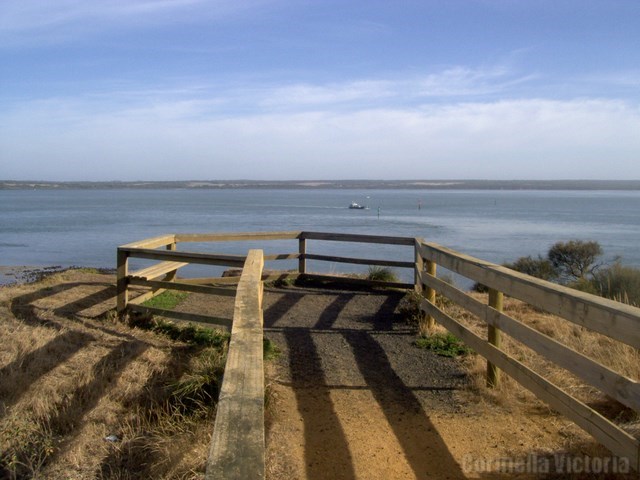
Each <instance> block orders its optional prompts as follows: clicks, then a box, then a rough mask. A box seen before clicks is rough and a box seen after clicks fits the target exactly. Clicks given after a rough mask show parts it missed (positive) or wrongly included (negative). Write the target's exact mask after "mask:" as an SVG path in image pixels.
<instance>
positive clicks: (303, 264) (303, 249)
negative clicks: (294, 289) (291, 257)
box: [298, 238, 307, 273]
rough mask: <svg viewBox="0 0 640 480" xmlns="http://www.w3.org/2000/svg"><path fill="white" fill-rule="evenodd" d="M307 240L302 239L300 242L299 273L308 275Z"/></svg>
mask: <svg viewBox="0 0 640 480" xmlns="http://www.w3.org/2000/svg"><path fill="white" fill-rule="evenodd" d="M306 253H307V240H306V239H305V238H301V239H299V240H298V273H307V258H306V257H305V255H306Z"/></svg>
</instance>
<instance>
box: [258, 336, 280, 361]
mask: <svg viewBox="0 0 640 480" xmlns="http://www.w3.org/2000/svg"><path fill="white" fill-rule="evenodd" d="M262 346H263V355H264V359H265V360H275V359H276V358H278V357H279V356H280V349H279V348H278V347H277V346H276V344H275V343H273V342H272V341H271V340H269V339H268V338H267V337H263V339H262Z"/></svg>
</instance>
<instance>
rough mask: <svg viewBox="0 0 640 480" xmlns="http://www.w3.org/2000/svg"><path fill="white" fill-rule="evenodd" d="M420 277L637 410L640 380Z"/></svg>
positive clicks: (638, 409)
mask: <svg viewBox="0 0 640 480" xmlns="http://www.w3.org/2000/svg"><path fill="white" fill-rule="evenodd" d="M421 281H422V282H423V283H425V284H427V285H430V286H431V287H432V288H434V289H436V290H437V291H438V292H440V293H441V294H442V295H444V296H445V297H447V298H448V299H450V300H452V301H453V302H455V303H457V304H458V305H460V306H461V307H463V308H465V309H466V310H468V311H469V312H471V313H472V314H473V315H475V316H477V317H478V318H480V319H481V320H484V321H485V322H486V323H487V324H489V325H493V326H495V327H497V328H499V329H500V330H502V331H503V332H504V333H506V334H507V335H509V336H511V337H512V338H513V339H515V340H517V341H519V342H522V343H523V344H524V345H526V346H527V347H529V348H531V349H532V350H533V351H535V352H536V353H538V354H540V355H542V356H544V357H546V358H548V359H549V360H551V361H552V362H553V363H555V364H556V365H558V366H559V367H561V368H564V369H566V370H568V371H570V372H571V373H573V374H574V375H576V376H578V377H580V378H581V379H582V380H584V381H585V382H587V383H588V384H590V385H592V386H594V387H596V388H598V389H599V390H601V391H602V392H604V393H606V394H607V395H609V396H610V397H612V398H614V399H616V400H617V401H619V402H620V403H622V404H624V405H626V406H628V407H629V408H632V409H634V410H636V411H640V383H638V382H637V381H635V380H632V379H630V378H628V377H625V376H624V375H621V374H619V373H618V372H615V371H614V370H611V369H610V368H608V367H606V366H604V365H602V364H600V363H598V362H596V361H595V360H593V359H591V358H589V357H587V356H585V355H583V354H582V353H580V352H577V351H575V350H573V349H572V348H570V347H567V346H566V345H564V344H562V343H560V342H558V341H557V340H554V339H553V338H551V337H548V336H547V335H545V334H543V333H541V332H539V331H538V330H536V329H534V328H532V327H529V326H528V325H525V324H524V323H522V322H520V321H518V320H516V319H515V318H512V317H510V316H508V315H506V314H504V313H501V312H498V311H496V310H493V309H491V308H489V307H488V306H487V305H485V304H484V303H482V302H480V301H479V300H476V299H475V298H473V297H471V296H469V295H467V294H466V293H465V292H463V291H461V290H459V289H457V288H455V287H454V286H452V285H449V284H447V283H446V282H443V281H442V280H440V279H439V278H433V277H429V276H427V275H423V276H422V277H421Z"/></svg>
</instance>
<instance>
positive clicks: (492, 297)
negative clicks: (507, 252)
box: [432, 289, 503, 388]
mask: <svg viewBox="0 0 640 480" xmlns="http://www.w3.org/2000/svg"><path fill="white" fill-rule="evenodd" d="M432 303H434V302H432ZM489 307H490V308H493V309H494V310H495V311H496V312H502V307H503V295H502V292H498V291H497V290H493V289H489ZM487 340H488V341H489V343H490V344H491V345H493V346H494V347H496V348H502V333H501V332H500V329H499V328H498V327H496V326H495V324H489V326H488V331H487ZM487 386H488V387H490V388H497V387H499V386H500V370H499V369H498V367H496V366H495V365H494V364H493V363H491V362H489V361H487Z"/></svg>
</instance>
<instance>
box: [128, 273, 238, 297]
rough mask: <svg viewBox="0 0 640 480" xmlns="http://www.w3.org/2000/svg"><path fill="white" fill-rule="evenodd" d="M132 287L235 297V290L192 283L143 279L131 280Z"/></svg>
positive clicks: (135, 278)
mask: <svg viewBox="0 0 640 480" xmlns="http://www.w3.org/2000/svg"><path fill="white" fill-rule="evenodd" d="M129 284H130V285H138V286H141V287H151V288H155V289H160V288H162V289H163V290H179V291H182V292H192V293H206V294H209V295H220V296H223V297H235V296H236V290H235V288H230V287H213V286H208V285H195V284H192V283H185V282H182V281H179V282H165V281H161V280H144V279H143V278H137V277H134V278H131V279H130V280H129Z"/></svg>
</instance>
